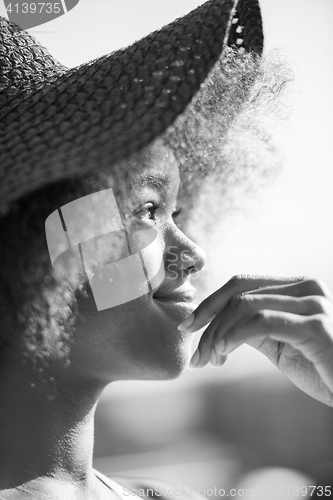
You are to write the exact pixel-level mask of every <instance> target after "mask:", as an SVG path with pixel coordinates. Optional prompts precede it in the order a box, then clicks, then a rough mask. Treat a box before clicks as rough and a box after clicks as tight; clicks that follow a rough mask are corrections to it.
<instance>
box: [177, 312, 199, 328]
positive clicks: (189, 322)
mask: <svg viewBox="0 0 333 500" xmlns="http://www.w3.org/2000/svg"><path fill="white" fill-rule="evenodd" d="M194 318H195V316H194V314H193V313H192V314H191V316H189V317H188V318H186V319H185V321H183V322H182V323H180V325H178V326H177V328H178V330H180V331H181V332H184V331H185V330H186V329H187V328H189V327H190V326H191V325H192V323H193V321H194Z"/></svg>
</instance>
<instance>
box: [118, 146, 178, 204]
mask: <svg viewBox="0 0 333 500" xmlns="http://www.w3.org/2000/svg"><path fill="white" fill-rule="evenodd" d="M120 170H121V173H120V176H118V175H117V176H116V177H117V178H116V181H117V182H116V183H117V185H118V187H120V188H122V189H121V191H122V192H124V191H126V192H127V194H130V193H131V194H132V195H135V194H136V193H137V194H139V193H143V192H146V191H147V190H148V191H149V190H152V191H155V192H159V193H161V194H164V195H172V193H174V192H175V191H176V193H177V192H178V189H179V183H180V177H179V168H178V163H177V161H176V159H175V157H174V155H173V153H172V151H171V150H169V149H167V148H165V147H161V148H159V149H156V148H155V149H150V150H148V151H144V152H142V153H140V154H138V155H135V156H133V157H132V158H130V159H129V160H127V161H126V162H124V163H123V164H122V165H121V169H120Z"/></svg>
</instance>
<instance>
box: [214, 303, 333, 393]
mask: <svg viewBox="0 0 333 500" xmlns="http://www.w3.org/2000/svg"><path fill="white" fill-rule="evenodd" d="M258 338H263V339H265V338H269V339H273V340H276V341H279V342H285V343H288V344H289V345H291V346H292V347H293V348H294V349H296V350H298V351H299V352H301V353H302V354H303V356H304V357H305V358H306V359H308V360H309V361H311V362H312V363H313V364H314V365H315V367H316V369H317V371H318V373H320V374H321V375H322V378H323V381H324V383H326V384H328V386H331V387H332V386H333V383H332V380H333V377H332V375H333V363H332V357H333V322H332V321H327V317H326V316H324V315H322V314H316V315H313V316H300V315H298V314H293V313H284V312H281V311H270V310H265V309H264V310H261V311H259V312H257V313H255V314H254V315H253V316H251V317H250V318H246V319H244V320H243V321H240V322H239V323H237V324H236V325H234V326H233V327H232V328H230V329H229V330H228V332H227V333H226V335H225V337H224V341H225V347H224V349H223V354H228V353H230V352H231V351H233V350H234V349H236V347H238V346H239V345H241V344H242V343H244V342H246V341H247V340H253V339H258ZM277 361H278V360H277ZM277 366H279V365H278V362H277Z"/></svg>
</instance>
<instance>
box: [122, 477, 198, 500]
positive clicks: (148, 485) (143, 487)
mask: <svg viewBox="0 0 333 500" xmlns="http://www.w3.org/2000/svg"><path fill="white" fill-rule="evenodd" d="M113 479H114V481H117V483H118V484H121V485H122V486H123V488H124V497H126V496H127V497H128V499H129V500H131V498H132V499H134V497H135V496H139V497H140V498H142V499H149V498H154V499H160V500H206V499H205V497H203V496H202V495H200V493H199V492H198V491H197V489H196V488H190V487H189V486H186V485H184V484H181V483H173V482H169V481H165V480H162V479H156V478H154V479H151V478H146V477H145V478H138V477H123V476H118V477H113Z"/></svg>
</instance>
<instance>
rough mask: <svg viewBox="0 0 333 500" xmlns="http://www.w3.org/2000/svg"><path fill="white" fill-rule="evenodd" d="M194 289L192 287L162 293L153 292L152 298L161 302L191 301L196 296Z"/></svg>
mask: <svg viewBox="0 0 333 500" xmlns="http://www.w3.org/2000/svg"><path fill="white" fill-rule="evenodd" d="M196 294H197V292H196V290H195V289H194V288H190V289H187V290H183V291H175V292H172V293H168V294H162V293H158V292H156V293H154V294H153V299H155V300H158V301H161V302H187V303H190V302H192V301H193V300H194V299H195V297H196Z"/></svg>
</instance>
